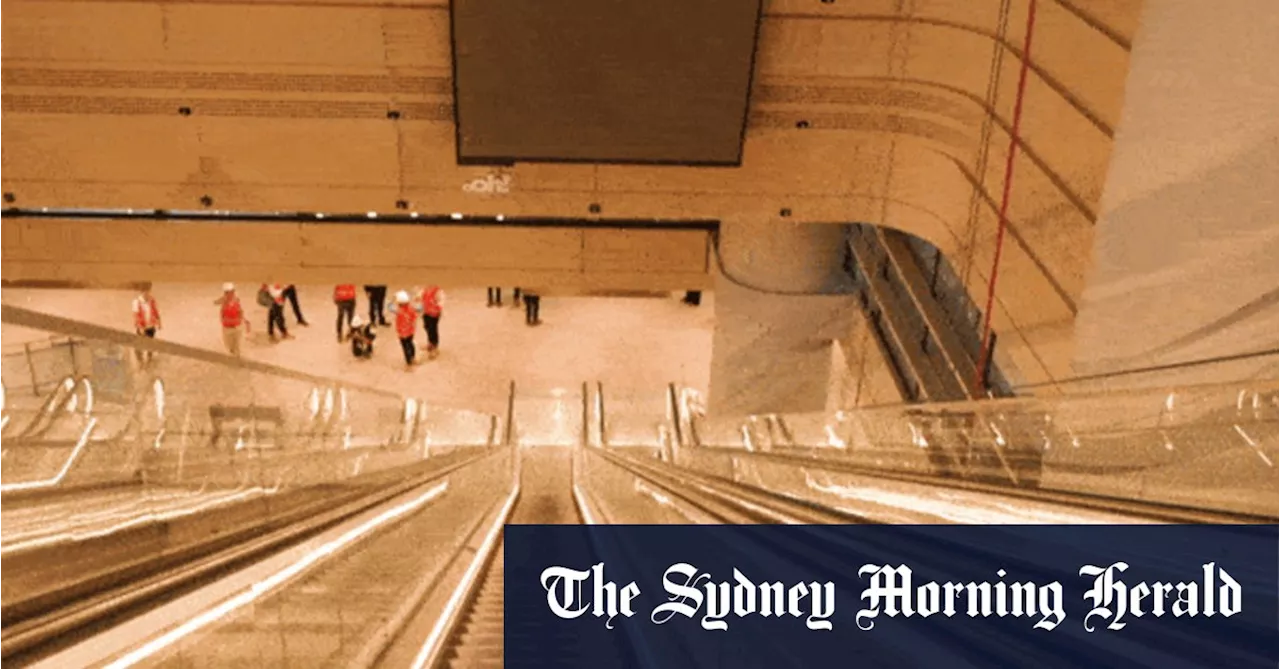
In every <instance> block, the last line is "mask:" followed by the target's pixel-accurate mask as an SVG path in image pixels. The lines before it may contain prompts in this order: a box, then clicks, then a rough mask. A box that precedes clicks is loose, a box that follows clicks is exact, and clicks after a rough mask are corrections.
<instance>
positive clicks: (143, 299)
mask: <svg viewBox="0 0 1280 669" xmlns="http://www.w3.org/2000/svg"><path fill="white" fill-rule="evenodd" d="M133 329H134V332H137V333H138V334H140V335H142V336H144V337H151V338H152V339H154V338H155V336H156V331H157V330H159V329H160V307H159V306H157V305H156V298H155V297H154V296H152V295H151V286H150V284H148V285H147V286H145V287H143V289H142V291H141V292H139V293H138V296H137V297H135V298H133ZM150 361H151V352H150V351H138V362H141V363H146V362H150Z"/></svg>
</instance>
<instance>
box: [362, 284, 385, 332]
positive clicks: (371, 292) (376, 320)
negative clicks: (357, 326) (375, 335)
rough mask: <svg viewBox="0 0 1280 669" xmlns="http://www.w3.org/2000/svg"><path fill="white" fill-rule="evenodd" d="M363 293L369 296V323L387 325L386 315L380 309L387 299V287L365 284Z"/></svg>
mask: <svg viewBox="0 0 1280 669" xmlns="http://www.w3.org/2000/svg"><path fill="white" fill-rule="evenodd" d="M364 293H365V295H367V296H368V297H369V325H378V326H381V327H384V328H385V327H387V315H386V314H385V313H383V311H382V305H383V304H384V303H385V302H386V301H387V287H386V286H365V287H364Z"/></svg>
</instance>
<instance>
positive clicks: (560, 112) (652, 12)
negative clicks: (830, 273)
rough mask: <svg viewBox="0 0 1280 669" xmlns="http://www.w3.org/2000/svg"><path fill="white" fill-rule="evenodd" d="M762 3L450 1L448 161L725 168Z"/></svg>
mask: <svg viewBox="0 0 1280 669" xmlns="http://www.w3.org/2000/svg"><path fill="white" fill-rule="evenodd" d="M760 3H761V0H538V1H536V2H535V1H532V0H523V1H522V0H453V2H452V8H451V11H452V21H453V59H454V86H455V90H456V106H455V115H456V121H457V133H458V161H459V162H460V163H463V164H502V163H512V162H517V161H527V162H540V161H541V162H556V161H579V162H601V163H669V164H701V165H738V164H740V163H741V160H742V138H743V133H744V130H745V127H746V116H747V103H748V96H749V92H750V88H751V70H752V64H753V60H754V55H755V48H756V35H757V28H758V25H759V20H760V9H761V5H760Z"/></svg>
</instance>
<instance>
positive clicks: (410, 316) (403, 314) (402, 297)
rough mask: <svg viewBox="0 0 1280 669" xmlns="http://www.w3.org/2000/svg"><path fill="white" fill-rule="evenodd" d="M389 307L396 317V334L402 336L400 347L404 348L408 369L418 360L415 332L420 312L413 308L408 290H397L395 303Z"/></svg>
mask: <svg viewBox="0 0 1280 669" xmlns="http://www.w3.org/2000/svg"><path fill="white" fill-rule="evenodd" d="M388 308H389V310H390V311H391V313H392V314H394V315H395V318H396V336H398V337H400V348H401V349H402V350H404V364H405V368H406V369H408V368H410V367H413V365H414V363H415V362H416V356H415V354H416V352H417V351H416V350H415V348H414V345H413V332H414V330H416V329H417V326H418V312H417V310H415V309H414V308H413V303H412V301H411V300H410V298H409V291H407V290H402V291H399V292H397V293H396V301H395V303H394V304H391V305H388Z"/></svg>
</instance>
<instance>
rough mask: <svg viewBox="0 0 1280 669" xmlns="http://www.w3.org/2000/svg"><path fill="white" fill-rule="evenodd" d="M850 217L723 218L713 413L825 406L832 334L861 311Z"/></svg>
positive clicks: (711, 394)
mask: <svg viewBox="0 0 1280 669" xmlns="http://www.w3.org/2000/svg"><path fill="white" fill-rule="evenodd" d="M845 232H846V229H845V226H843V225H823V224H801V225H796V224H790V223H784V222H778V221H776V220H775V221H751V222H746V221H725V222H723V223H722V224H721V231H720V240H719V246H718V248H719V257H720V263H721V267H720V269H721V270H722V272H721V273H720V275H719V277H718V278H717V281H716V302H715V304H716V329H715V334H714V338H713V340H712V353H711V388H710V392H709V397H708V405H707V410H708V412H709V413H711V414H720V415H742V414H754V413H784V412H787V413H790V412H804V411H822V410H824V409H825V408H826V407H827V395H828V393H829V391H830V388H831V387H833V383H832V374H833V373H835V372H837V371H840V372H842V371H843V370H833V365H832V359H833V356H832V351H831V345H832V341H834V340H836V339H838V338H841V337H844V336H845V335H846V334H847V333H848V331H849V327H850V318H851V317H852V316H853V315H854V314H855V313H856V312H855V311H854V309H855V308H856V307H855V304H854V302H853V298H852V297H851V296H850V295H848V294H846V291H847V289H848V279H847V277H846V276H845V273H844V270H843V268H842V267H843V262H844V253H845V251H844V239H845Z"/></svg>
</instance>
